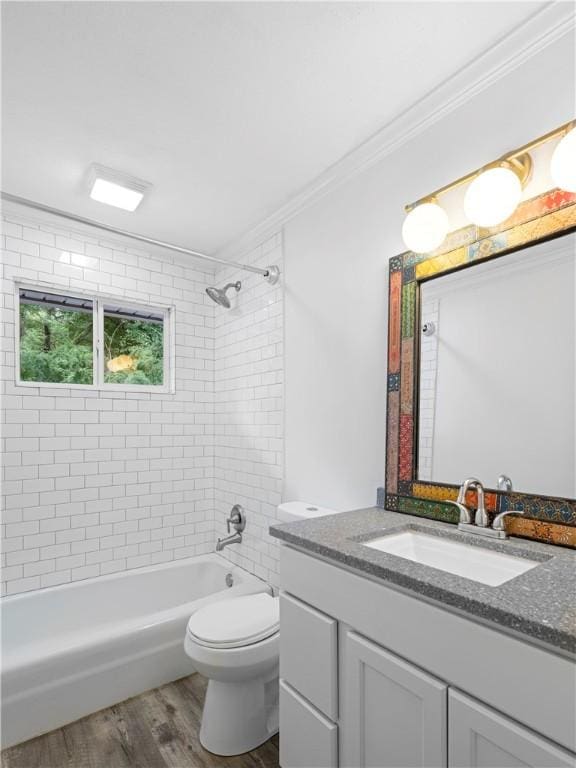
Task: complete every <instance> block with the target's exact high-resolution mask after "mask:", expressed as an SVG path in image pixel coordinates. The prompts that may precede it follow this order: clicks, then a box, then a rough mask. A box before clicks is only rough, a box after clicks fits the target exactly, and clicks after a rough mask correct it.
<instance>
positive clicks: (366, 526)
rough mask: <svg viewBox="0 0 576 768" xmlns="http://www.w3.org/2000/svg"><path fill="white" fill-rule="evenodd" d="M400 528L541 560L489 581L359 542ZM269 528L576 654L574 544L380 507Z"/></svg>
mask: <svg viewBox="0 0 576 768" xmlns="http://www.w3.org/2000/svg"><path fill="white" fill-rule="evenodd" d="M401 530H419V531H423V532H425V533H429V534H432V535H441V536H443V537H444V538H449V539H451V540H453V541H460V542H463V543H466V544H470V545H472V546H475V547H484V548H487V549H491V550H494V551H497V552H504V553H507V554H510V555H515V556H516V557H523V558H528V559H531V560H539V561H540V562H539V564H538V566H537V567H535V568H533V569H531V570H530V571H527V572H526V573H523V574H521V575H519V576H516V577H514V578H512V579H511V580H509V581H507V582H505V583H504V584H501V585H500V586H496V587H492V586H488V585H486V584H482V583H479V582H477V581H472V580H471V579H466V578H463V577H461V576H455V575H453V574H451V573H447V572H445V571H441V570H438V569H436V568H431V567H429V566H426V565H422V564H420V563H417V562H413V561H412V560H407V559H405V558H403V557H397V556H395V555H390V554H388V553H386V552H381V551H379V550H376V549H371V548H368V547H366V546H363V545H362V541H366V540H368V539H371V538H375V537H378V536H382V535H386V534H389V533H391V532H395V533H398V532H400V531H401ZM270 533H271V535H272V536H274V537H275V538H277V539H281V540H282V541H284V542H286V543H287V544H291V545H292V546H295V547H298V548H300V549H303V550H306V551H309V552H311V553H313V554H316V555H319V556H321V557H323V558H327V559H328V560H331V561H333V562H334V563H335V564H339V563H340V564H342V565H344V566H346V567H347V568H351V569H353V570H355V571H356V572H358V573H359V574H361V575H362V574H366V575H367V576H369V577H371V578H377V579H382V581H383V582H384V583H386V585H387V586H396V587H398V588H401V589H402V591H404V592H408V593H413V594H414V595H415V596H416V597H419V598H421V599H422V598H424V599H426V600H427V601H429V602H433V603H435V604H436V605H439V606H440V607H442V608H446V609H448V610H454V611H457V612H458V613H460V614H464V615H469V616H470V618H472V619H476V620H480V621H482V622H483V623H487V624H489V625H492V626H494V627H496V628H498V629H500V630H502V631H508V632H510V633H513V634H514V635H516V636H518V635H520V636H521V637H523V638H524V639H526V640H529V641H532V642H537V643H538V644H539V645H544V646H545V647H547V648H548V649H549V650H552V651H554V652H556V653H558V652H560V653H562V655H569V656H571V657H576V552H574V551H572V550H569V549H564V548H562V547H556V546H551V545H549V544H540V543H539V542H532V541H528V540H526V539H517V538H510V539H506V540H504V541H502V540H497V539H488V538H484V537H481V536H477V535H474V534H468V533H462V532H460V531H458V530H457V528H456V526H454V525H450V524H448V523H441V522H436V521H434V520H427V519H424V518H421V517H415V516H413V515H406V514H401V513H399V512H388V511H386V510H383V509H380V508H379V507H372V508H369V509H360V510H355V511H353V512H341V513H339V514H335V515H328V516H326V517H317V518H313V519H310V520H303V521H301V522H294V523H285V524H283V525H274V526H272V527H271V528H270Z"/></svg>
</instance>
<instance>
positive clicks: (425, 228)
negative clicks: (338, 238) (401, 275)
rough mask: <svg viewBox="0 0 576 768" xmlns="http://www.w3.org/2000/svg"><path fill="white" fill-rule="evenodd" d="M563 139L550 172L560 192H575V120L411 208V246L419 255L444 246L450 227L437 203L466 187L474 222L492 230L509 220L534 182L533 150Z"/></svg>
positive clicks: (407, 226) (407, 235) (406, 229)
mask: <svg viewBox="0 0 576 768" xmlns="http://www.w3.org/2000/svg"><path fill="white" fill-rule="evenodd" d="M558 136H563V138H562V140H561V141H560V143H559V144H558V146H557V147H556V149H555V151H554V154H553V157H552V162H551V166H550V171H551V173H552V177H553V179H554V183H555V184H556V185H557V186H558V187H560V188H561V189H564V190H566V191H569V192H576V121H571V122H569V123H565V124H564V125H562V126H560V128H556V129H555V130H553V131H550V132H549V133H547V134H545V135H544V136H540V138H538V139H535V140H534V141H531V142H529V143H528V144H525V145H524V146H523V147H520V148H519V149H517V150H515V151H513V152H510V153H508V154H506V155H505V156H504V157H502V158H500V159H499V160H497V161H496V162H493V163H490V164H489V165H486V166H484V167H483V168H480V169H478V170H476V171H472V172H471V173H467V174H466V175H465V176H462V177H461V178H460V179H457V180H456V181H452V182H451V183H450V184H446V185H445V186H444V187H441V188H440V189H438V190H436V191H435V192H433V193H432V194H431V195H427V196H426V197H424V198H422V199H421V200H418V201H417V202H415V203H411V204H410V205H407V206H406V207H405V210H406V213H407V216H406V219H405V221H404V225H403V227H402V236H403V239H404V242H405V244H406V247H407V248H409V249H410V250H411V251H414V252H415V253H430V252H431V251H434V250H436V249H437V248H438V247H439V246H440V245H441V244H442V242H443V241H444V239H445V237H446V235H447V234H448V231H449V223H448V216H447V214H446V212H445V211H444V209H443V208H442V206H441V205H440V204H439V203H438V198H439V197H440V196H441V195H442V194H443V193H445V192H448V191H449V190H451V189H455V188H456V187H460V186H463V185H464V184H468V185H469V186H468V189H467V190H466V194H465V197H464V212H465V214H466V216H467V218H468V219H469V221H471V222H472V223H473V224H476V225H477V226H479V227H488V228H489V227H495V226H497V225H498V224H501V223H502V222H503V221H506V219H508V218H509V217H510V216H511V215H512V214H513V213H514V211H515V210H516V208H517V207H518V204H519V203H520V200H521V199H522V190H523V188H524V186H525V185H526V184H527V183H528V180H529V179H530V175H531V172H532V158H531V156H530V154H529V151H530V150H532V149H535V148H536V147H539V146H540V145H541V144H545V143H546V142H547V141H550V140H551V139H554V138H556V137H558Z"/></svg>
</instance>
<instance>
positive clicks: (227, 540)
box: [216, 533, 242, 552]
mask: <svg viewBox="0 0 576 768" xmlns="http://www.w3.org/2000/svg"><path fill="white" fill-rule="evenodd" d="M241 541H242V534H241V533H233V534H232V535H231V536H225V537H224V538H223V539H218V541H217V542H216V552H222V550H223V549H224V547H227V546H228V545H229V544H240V543H241Z"/></svg>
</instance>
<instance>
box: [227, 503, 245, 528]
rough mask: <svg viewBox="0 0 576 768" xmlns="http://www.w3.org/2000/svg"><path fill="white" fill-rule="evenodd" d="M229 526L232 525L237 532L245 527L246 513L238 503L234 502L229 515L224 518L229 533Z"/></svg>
mask: <svg viewBox="0 0 576 768" xmlns="http://www.w3.org/2000/svg"><path fill="white" fill-rule="evenodd" d="M230 526H232V527H233V528H234V530H235V531H236V532H237V533H242V531H243V530H244V528H246V515H245V514H244V510H243V508H242V507H241V506H240V504H234V506H233V507H232V509H231V510H230V517H228V518H226V527H227V528H228V533H230Z"/></svg>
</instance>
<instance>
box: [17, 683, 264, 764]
mask: <svg viewBox="0 0 576 768" xmlns="http://www.w3.org/2000/svg"><path fill="white" fill-rule="evenodd" d="M206 682H207V681H206V680H205V679H204V678H202V677H201V676H200V675H191V676H190V677H185V678H183V679H182V680H177V681H176V682H175V683H169V684H168V685H164V686H162V688H157V689H155V690H153V691H148V692H146V693H143V694H141V695H140V696H136V697H135V698H133V699H128V700H127V701H123V702H122V703H120V704H116V705H114V706H113V707H110V708H109V709H103V710H102V711H100V712H96V713H94V714H93V715H89V716H88V717H84V718H83V719H82V720H77V721H76V722H75V723H70V725H65V726H64V727H63V728H59V729H58V730H57V731H52V732H51V733H47V734H45V735H44V736H38V737H37V738H36V739H31V740H30V741H26V742H24V743H23V744H18V745H17V746H15V747H11V748H10V749H6V750H4V752H2V768H278V737H277V736H275V737H274V738H272V739H270V741H268V742H266V744H263V745H262V746H261V747H259V748H258V749H255V750H254V751H253V752H248V753H246V754H245V755H239V756H238V757H218V756H216V755H213V754H211V753H210V752H207V751H206V750H205V749H203V747H202V746H201V745H200V742H199V741H198V731H199V729H200V719H201V717H202V704H203V702H204V694H205V691H206Z"/></svg>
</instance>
